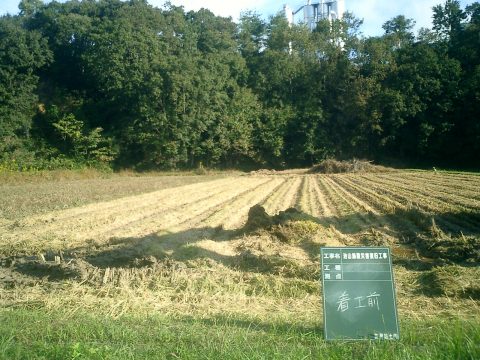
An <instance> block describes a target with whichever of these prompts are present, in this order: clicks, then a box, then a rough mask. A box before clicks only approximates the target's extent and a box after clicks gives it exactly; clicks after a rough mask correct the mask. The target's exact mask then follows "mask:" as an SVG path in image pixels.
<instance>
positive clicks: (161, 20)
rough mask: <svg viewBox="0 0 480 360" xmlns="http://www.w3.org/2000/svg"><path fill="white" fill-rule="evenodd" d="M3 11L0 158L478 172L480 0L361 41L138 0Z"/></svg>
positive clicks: (12, 161)
mask: <svg viewBox="0 0 480 360" xmlns="http://www.w3.org/2000/svg"><path fill="white" fill-rule="evenodd" d="M19 8H20V10H21V11H20V14H19V15H16V16H3V17H0V168H1V167H3V168H12V167H13V168H16V169H18V170H25V169H50V168H78V167H83V166H99V165H100V166H101V165H102V164H106V165H108V166H116V167H135V168H139V169H145V168H196V167H199V166H200V164H202V165H203V166H206V167H212V166H219V167H241V166H243V167H246V166H248V167H277V168H280V167H293V166H310V165H312V164H314V163H317V162H318V161H320V160H322V159H325V158H330V157H337V158H351V157H365V158H369V159H374V160H377V161H385V160H389V161H396V162H400V163H405V164H412V163H417V164H418V163H422V164H427V165H437V166H438V165H444V166H465V167H478V165H479V164H478V154H479V153H480V121H479V120H478V119H480V46H479V42H478V41H479V40H478V39H479V36H480V4H479V3H478V2H475V3H473V4H472V5H469V6H467V7H466V8H465V9H462V8H461V7H460V4H459V2H458V1H456V0H446V1H445V3H443V4H441V5H438V6H435V7H434V8H433V29H421V30H420V31H419V33H418V34H417V35H415V34H414V33H413V31H412V29H413V26H414V20H413V19H407V18H405V17H404V16H402V15H399V16H397V17H395V18H393V19H391V20H389V21H387V22H386V23H385V24H384V25H383V29H384V35H383V36H379V37H363V36H361V34H360V26H361V24H362V21H361V20H359V19H357V18H355V17H354V16H353V15H352V14H349V13H347V14H345V17H344V19H343V20H341V21H334V22H333V23H329V22H328V21H321V22H320V23H319V24H318V26H317V29H316V30H315V31H313V32H310V31H308V30H307V28H306V27H304V26H302V25H294V26H292V27H289V26H288V24H287V22H286V20H285V19H284V17H283V16H282V15H281V14H278V15H276V16H273V17H271V18H270V19H269V20H268V21H264V20H263V19H262V17H260V16H259V15H258V14H255V13H252V12H245V13H244V14H243V15H242V16H241V18H240V21H239V23H238V24H236V23H234V22H233V21H232V20H231V19H229V18H222V17H217V16H215V15H214V14H212V13H211V12H210V11H208V10H205V9H202V10H199V11H197V12H195V11H189V12H185V11H184V9H183V8H182V7H176V6H174V5H172V4H169V3H167V4H166V5H165V6H164V8H161V9H159V8H154V7H152V6H151V5H149V4H148V3H147V1H146V0H130V1H120V0H102V1H94V0H84V1H67V2H65V3H59V2H55V1H54V2H50V3H49V4H47V5H45V4H43V2H42V1H40V0H22V1H21V2H20V4H19Z"/></svg>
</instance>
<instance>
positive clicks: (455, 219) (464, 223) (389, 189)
mask: <svg viewBox="0 0 480 360" xmlns="http://www.w3.org/2000/svg"><path fill="white" fill-rule="evenodd" d="M361 179H362V180H363V181H362V182H365V184H366V185H368V186H370V187H371V186H377V187H380V188H381V189H382V191H383V192H385V193H386V194H387V195H389V196H390V197H391V198H393V199H396V200H397V201H399V202H400V203H402V204H404V205H405V206H407V207H408V206H411V204H414V205H415V206H416V207H418V208H419V209H422V210H423V211H425V212H427V213H429V214H438V215H436V216H435V218H436V219H437V223H438V224H439V225H443V226H442V228H444V229H445V230H446V231H449V232H454V233H456V232H459V231H469V232H470V231H471V230H472V227H474V228H476V227H477V225H476V224H474V223H472V222H471V221H468V220H466V219H465V218H464V217H463V216H462V214H459V215H457V214H456V213H455V212H456V210H458V209H455V208H452V207H451V206H448V207H444V206H442V205H438V204H437V203H438V201H432V199H431V198H426V197H425V196H421V195H420V194H418V193H416V192H414V191H413V192H412V191H407V190H402V191H400V190H398V189H397V188H395V186H394V185H386V184H382V182H381V180H379V179H378V178H374V177H372V176H369V175H368V176H367V175H365V176H361ZM358 181H360V180H358ZM448 211H452V212H451V213H448ZM473 230H475V229H473Z"/></svg>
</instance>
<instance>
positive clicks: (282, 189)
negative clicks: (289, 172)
mask: <svg viewBox="0 0 480 360" xmlns="http://www.w3.org/2000/svg"><path fill="white" fill-rule="evenodd" d="M293 183H294V179H293V178H289V179H286V180H285V181H284V182H283V183H282V184H280V185H279V186H278V187H277V188H276V189H275V191H272V192H271V193H270V195H269V196H267V197H266V198H265V199H264V200H263V201H262V202H260V205H262V206H263V207H264V208H265V210H266V211H267V212H268V213H270V214H272V215H274V208H273V207H272V204H276V203H278V202H279V201H281V199H283V198H284V197H285V195H286V194H287V192H288V191H290V188H291V186H292V184H293Z"/></svg>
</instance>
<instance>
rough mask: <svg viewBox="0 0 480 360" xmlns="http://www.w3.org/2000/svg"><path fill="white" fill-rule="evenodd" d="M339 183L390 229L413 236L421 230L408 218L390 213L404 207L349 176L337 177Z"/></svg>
mask: <svg viewBox="0 0 480 360" xmlns="http://www.w3.org/2000/svg"><path fill="white" fill-rule="evenodd" d="M336 180H337V181H338V182H340V183H341V184H342V185H343V187H344V189H345V190H346V191H348V192H351V193H352V194H355V195H356V196H357V197H358V198H360V199H363V200H364V201H365V202H368V203H369V204H370V205H371V206H372V207H373V208H374V209H376V210H377V212H378V213H379V215H378V216H380V217H382V220H384V221H386V222H388V223H389V224H390V227H391V228H392V229H395V230H396V231H401V232H404V231H406V232H407V233H409V234H411V235H415V234H416V233H418V232H420V231H421V230H420V229H419V228H418V227H417V226H416V225H415V224H414V223H413V222H412V221H411V220H409V219H408V218H405V217H402V216H397V215H395V214H392V213H390V212H391V211H392V210H394V209H395V208H404V206H403V205H402V204H400V203H398V202H396V201H393V200H392V199H390V198H388V197H386V196H382V195H378V194H376V193H375V192H374V191H372V190H371V189H370V188H365V187H362V186H361V185H359V184H357V183H355V182H353V181H352V178H351V177H350V176H343V177H341V178H340V177H338V178H337V179H336Z"/></svg>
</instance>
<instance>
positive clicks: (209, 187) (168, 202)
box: [16, 179, 232, 229]
mask: <svg viewBox="0 0 480 360" xmlns="http://www.w3.org/2000/svg"><path fill="white" fill-rule="evenodd" d="M231 181H232V180H231V179H221V180H215V181H212V182H206V183H200V184H192V185H186V186H181V187H178V188H173V189H166V190H159V191H155V192H151V193H146V194H141V195H136V196H128V197H125V198H121V199H118V200H113V201H107V202H99V203H95V204H90V205H85V206H81V207H78V208H72V209H69V210H59V211H54V212H50V213H47V214H42V215H38V216H33V217H31V218H28V219H25V220H22V221H20V222H18V224H17V225H16V226H17V227H21V228H23V229H28V228H33V229H37V228H38V227H42V225H44V224H50V226H51V227H54V225H53V224H56V223H57V224H59V226H60V227H65V224H66V222H68V221H71V220H72V221H73V222H74V223H76V222H78V220H79V219H81V218H83V217H84V216H86V217H92V214H93V213H96V216H95V219H96V221H101V219H102V218H103V217H106V218H107V221H108V218H111V217H112V216H116V215H118V216H122V215H123V214H124V212H125V211H126V210H127V211H130V212H133V211H135V212H138V213H143V211H144V209H150V210H151V211H152V212H155V211H157V210H156V209H155V207H156V206H161V207H165V208H168V207H172V206H179V205H182V204H186V203H188V202H193V201H198V200H200V199H202V198H205V197H208V196H211V194H212V192H213V193H215V192H221V191H229V188H230V186H231ZM176 192H178V193H179V194H182V195H185V196H183V197H180V198H179V197H176V198H174V197H173V196H172V193H176Z"/></svg>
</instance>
